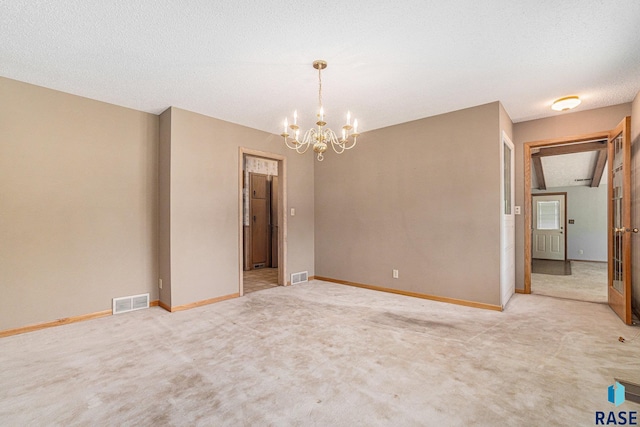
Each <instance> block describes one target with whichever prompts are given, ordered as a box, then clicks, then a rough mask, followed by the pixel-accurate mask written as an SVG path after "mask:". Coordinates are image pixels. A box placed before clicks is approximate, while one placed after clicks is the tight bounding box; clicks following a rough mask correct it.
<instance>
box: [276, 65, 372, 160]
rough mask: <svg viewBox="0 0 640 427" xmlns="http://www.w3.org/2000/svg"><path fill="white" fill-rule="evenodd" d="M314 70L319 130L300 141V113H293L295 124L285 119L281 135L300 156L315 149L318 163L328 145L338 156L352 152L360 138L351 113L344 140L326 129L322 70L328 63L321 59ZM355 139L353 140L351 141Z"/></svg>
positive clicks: (314, 129) (345, 127)
mask: <svg viewBox="0 0 640 427" xmlns="http://www.w3.org/2000/svg"><path fill="white" fill-rule="evenodd" d="M313 68H315V69H316V70H318V83H319V89H318V104H319V107H320V109H319V110H318V114H316V117H317V118H318V121H317V122H316V125H317V126H318V127H317V128H311V129H309V130H308V131H306V132H305V134H304V137H303V138H302V141H301V140H300V138H299V136H300V127H299V126H298V111H297V110H296V111H294V113H293V123H292V124H289V122H288V120H287V119H286V118H285V119H284V132H282V133H281V134H280V136H282V137H283V138H284V143H285V144H286V145H287V147H289V148H290V149H292V150H296V152H298V153H299V154H303V153H306V151H307V150H308V149H309V147H313V151H315V152H316V154H317V156H316V157H317V159H318V161H320V162H321V161H322V160H323V159H324V154H323V153H324V152H325V151H327V148H328V147H329V144H328V143H331V148H333V151H335V152H336V153H338V154H342V153H343V152H344V150H350V149H352V148H353V147H355V146H356V141H357V138H358V135H360V134H359V133H358V120H357V119H354V120H353V125H351V112H350V111H348V112H347V123H346V124H345V125H344V126H342V138H340V139H338V137H337V136H336V134H335V132H334V131H332V130H331V129H329V128H325V126H326V124H327V122H325V121H324V108H323V107H322V70H324V69H325V68H327V62H326V61H323V60H321V59H319V60H317V61H313ZM289 129H291V132H292V135H291V136H292V137H291V138H289ZM351 138H353V139H351Z"/></svg>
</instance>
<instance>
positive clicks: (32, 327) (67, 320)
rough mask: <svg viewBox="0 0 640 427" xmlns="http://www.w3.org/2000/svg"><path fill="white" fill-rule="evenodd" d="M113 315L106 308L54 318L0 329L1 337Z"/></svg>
mask: <svg viewBox="0 0 640 427" xmlns="http://www.w3.org/2000/svg"><path fill="white" fill-rule="evenodd" d="M111 315H112V313H111V310H104V311H98V312H95V313H90V314H82V315H80V316H72V317H63V318H62V319H58V320H54V321H52V322H44V323H37V324H35V325H29V326H23V327H21V328H15V329H6V330H4V331H0V338H4V337H8V336H11V335H19V334H24V333H27V332H33V331H38V330H40V329H46V328H52V327H54V326H62V325H68V324H70V323H77V322H83V321H85V320H91V319H98V318H100V317H107V316H111Z"/></svg>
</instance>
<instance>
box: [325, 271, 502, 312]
mask: <svg viewBox="0 0 640 427" xmlns="http://www.w3.org/2000/svg"><path fill="white" fill-rule="evenodd" d="M315 279H316V280H322V281H325V282H332V283H338V284H340V285H347V286H355V287H356V288H364V289H370V290H373V291H381V292H388V293H391V294H398V295H404V296H408V297H414V298H422V299H428V300H432V301H439V302H446V303H449V304H456V305H464V306H467V307H473V308H482V309H485V310H494V311H502V307H501V306H499V305H493V304H486V303H483V302H475V301H467V300H462V299H457V298H449V297H440V296H436V295H428V294H420V293H417V292H409V291H402V290H399V289H391V288H384V287H381V286H373V285H365V284H363V283H355V282H349V281H346V280H338V279H331V278H329V277H321V276H315Z"/></svg>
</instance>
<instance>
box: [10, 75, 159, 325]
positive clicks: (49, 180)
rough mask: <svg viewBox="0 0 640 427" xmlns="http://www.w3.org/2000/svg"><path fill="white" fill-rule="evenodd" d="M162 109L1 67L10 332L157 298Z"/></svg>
mask: <svg viewBox="0 0 640 427" xmlns="http://www.w3.org/2000/svg"><path fill="white" fill-rule="evenodd" d="M157 160H158V117H157V116H155V115H152V114H147V113H142V112H138V111H134V110H130V109H127V108H123V107H118V106H114V105H110V104H106V103H102V102H98V101H93V100H89V99H86V98H81V97H78V96H74V95H69V94H65V93H61V92H57V91H54V90H50V89H45V88H42V87H38V86H33V85H30V84H26V83H21V82H18V81H14V80H9V79H6V78H2V77H0V295H1V297H0V330H4V329H11V328H16V327H21V326H26V325H30V324H35V323H42V322H47V321H53V320H56V319H59V318H64V317H70V316H77V315H83V314H88V313H94V312H98V311H103V310H108V309H110V308H111V299H112V298H113V297H120V296H127V295H133V294H140V293H146V292H149V293H150V294H151V295H150V296H151V299H152V300H154V299H158V292H157V287H156V286H155V284H156V277H157V275H158V261H157V260H158V256H157V249H156V248H157V235H158V222H157V212H158V210H157V202H158V187H157Z"/></svg>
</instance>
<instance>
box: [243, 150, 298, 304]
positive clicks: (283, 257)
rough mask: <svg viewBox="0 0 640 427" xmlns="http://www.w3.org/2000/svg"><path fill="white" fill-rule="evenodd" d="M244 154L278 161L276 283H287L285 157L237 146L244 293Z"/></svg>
mask: <svg viewBox="0 0 640 427" xmlns="http://www.w3.org/2000/svg"><path fill="white" fill-rule="evenodd" d="M245 156H252V157H261V158H263V159H268V160H275V161H277V162H278V177H279V178H278V192H279V199H278V208H279V209H278V211H279V212H278V226H279V227H278V285H281V286H282V285H287V284H288V283H287V281H286V277H287V215H286V212H287V209H286V208H287V185H286V184H287V158H286V157H284V156H282V155H279V154H274V153H268V152H266V151H259V150H253V149H250V148H245V147H239V148H238V274H239V282H238V288H239V293H240V296H242V295H244V277H243V276H244V268H243V267H244V251H243V248H244V235H243V232H244V217H243V203H242V183H243V180H244V170H243V166H244V165H243V163H244V158H245Z"/></svg>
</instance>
